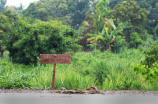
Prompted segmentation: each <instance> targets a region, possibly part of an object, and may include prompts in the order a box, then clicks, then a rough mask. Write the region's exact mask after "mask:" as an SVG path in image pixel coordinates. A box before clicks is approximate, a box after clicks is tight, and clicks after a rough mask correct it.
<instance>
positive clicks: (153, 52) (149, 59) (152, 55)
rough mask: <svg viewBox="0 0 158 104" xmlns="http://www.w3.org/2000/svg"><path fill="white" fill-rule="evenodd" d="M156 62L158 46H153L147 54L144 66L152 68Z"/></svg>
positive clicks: (157, 59)
mask: <svg viewBox="0 0 158 104" xmlns="http://www.w3.org/2000/svg"><path fill="white" fill-rule="evenodd" d="M156 61H158V44H153V45H151V48H150V49H149V50H148V51H146V52H145V61H143V64H145V65H147V66H148V67H152V65H153V63H155V62H156Z"/></svg>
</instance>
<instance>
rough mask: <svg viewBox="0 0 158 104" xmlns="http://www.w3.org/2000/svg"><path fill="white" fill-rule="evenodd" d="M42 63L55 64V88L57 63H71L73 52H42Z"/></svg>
mask: <svg viewBox="0 0 158 104" xmlns="http://www.w3.org/2000/svg"><path fill="white" fill-rule="evenodd" d="M40 63H44V64H54V68H53V78H52V89H54V82H55V68H56V64H70V63H71V54H40Z"/></svg>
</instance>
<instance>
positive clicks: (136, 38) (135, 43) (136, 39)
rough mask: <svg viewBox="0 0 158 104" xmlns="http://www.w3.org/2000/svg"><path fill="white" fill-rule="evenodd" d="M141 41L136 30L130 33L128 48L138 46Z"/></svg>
mask: <svg viewBox="0 0 158 104" xmlns="http://www.w3.org/2000/svg"><path fill="white" fill-rule="evenodd" d="M142 43H143V40H142V39H141V38H140V36H139V34H138V33H137V32H134V33H132V34H131V37H130V43H129V46H130V48H138V46H139V45H141V44H142Z"/></svg>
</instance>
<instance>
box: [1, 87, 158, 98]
mask: <svg viewBox="0 0 158 104" xmlns="http://www.w3.org/2000/svg"><path fill="white" fill-rule="evenodd" d="M0 93H59V94H103V95H108V94H110V95H112V94H128V95H139V94H143V95H146V94H147V95H150V94H151V95H156V96H158V91H138V90H121V91H105V90H104V91H100V90H98V89H97V88H96V87H89V88H87V89H85V90H79V89H73V90H66V89H65V88H63V87H62V88H61V89H60V90H46V89H0Z"/></svg>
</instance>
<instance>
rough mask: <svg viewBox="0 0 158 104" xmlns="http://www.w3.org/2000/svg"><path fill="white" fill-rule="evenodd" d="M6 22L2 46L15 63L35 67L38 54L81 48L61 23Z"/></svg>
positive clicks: (66, 27) (70, 31)
mask: <svg viewBox="0 0 158 104" xmlns="http://www.w3.org/2000/svg"><path fill="white" fill-rule="evenodd" d="M6 20H8V22H7V23H6V24H7V25H8V28H6V27H5V28H2V29H3V31H4V34H5V35H4V36H3V40H2V44H3V45H4V46H5V47H6V48H5V49H6V50H8V51H9V52H10V57H11V58H12V61H13V62H15V63H20V64H25V65H30V64H35V65H36V64H37V57H38V56H39V54H57V53H58V54H62V53H64V52H67V51H71V50H75V51H77V50H78V49H79V48H81V47H80V46H79V45H77V44H76V42H75V41H74V38H73V36H74V32H73V30H72V29H71V28H69V27H68V26H65V25H63V24H62V23H61V22H58V21H49V22H42V21H39V20H38V21H35V22H34V23H33V24H29V23H27V22H26V21H24V20H22V19H21V18H18V19H17V20H16V21H9V17H6ZM13 24H16V25H13ZM5 29H6V30H5Z"/></svg>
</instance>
